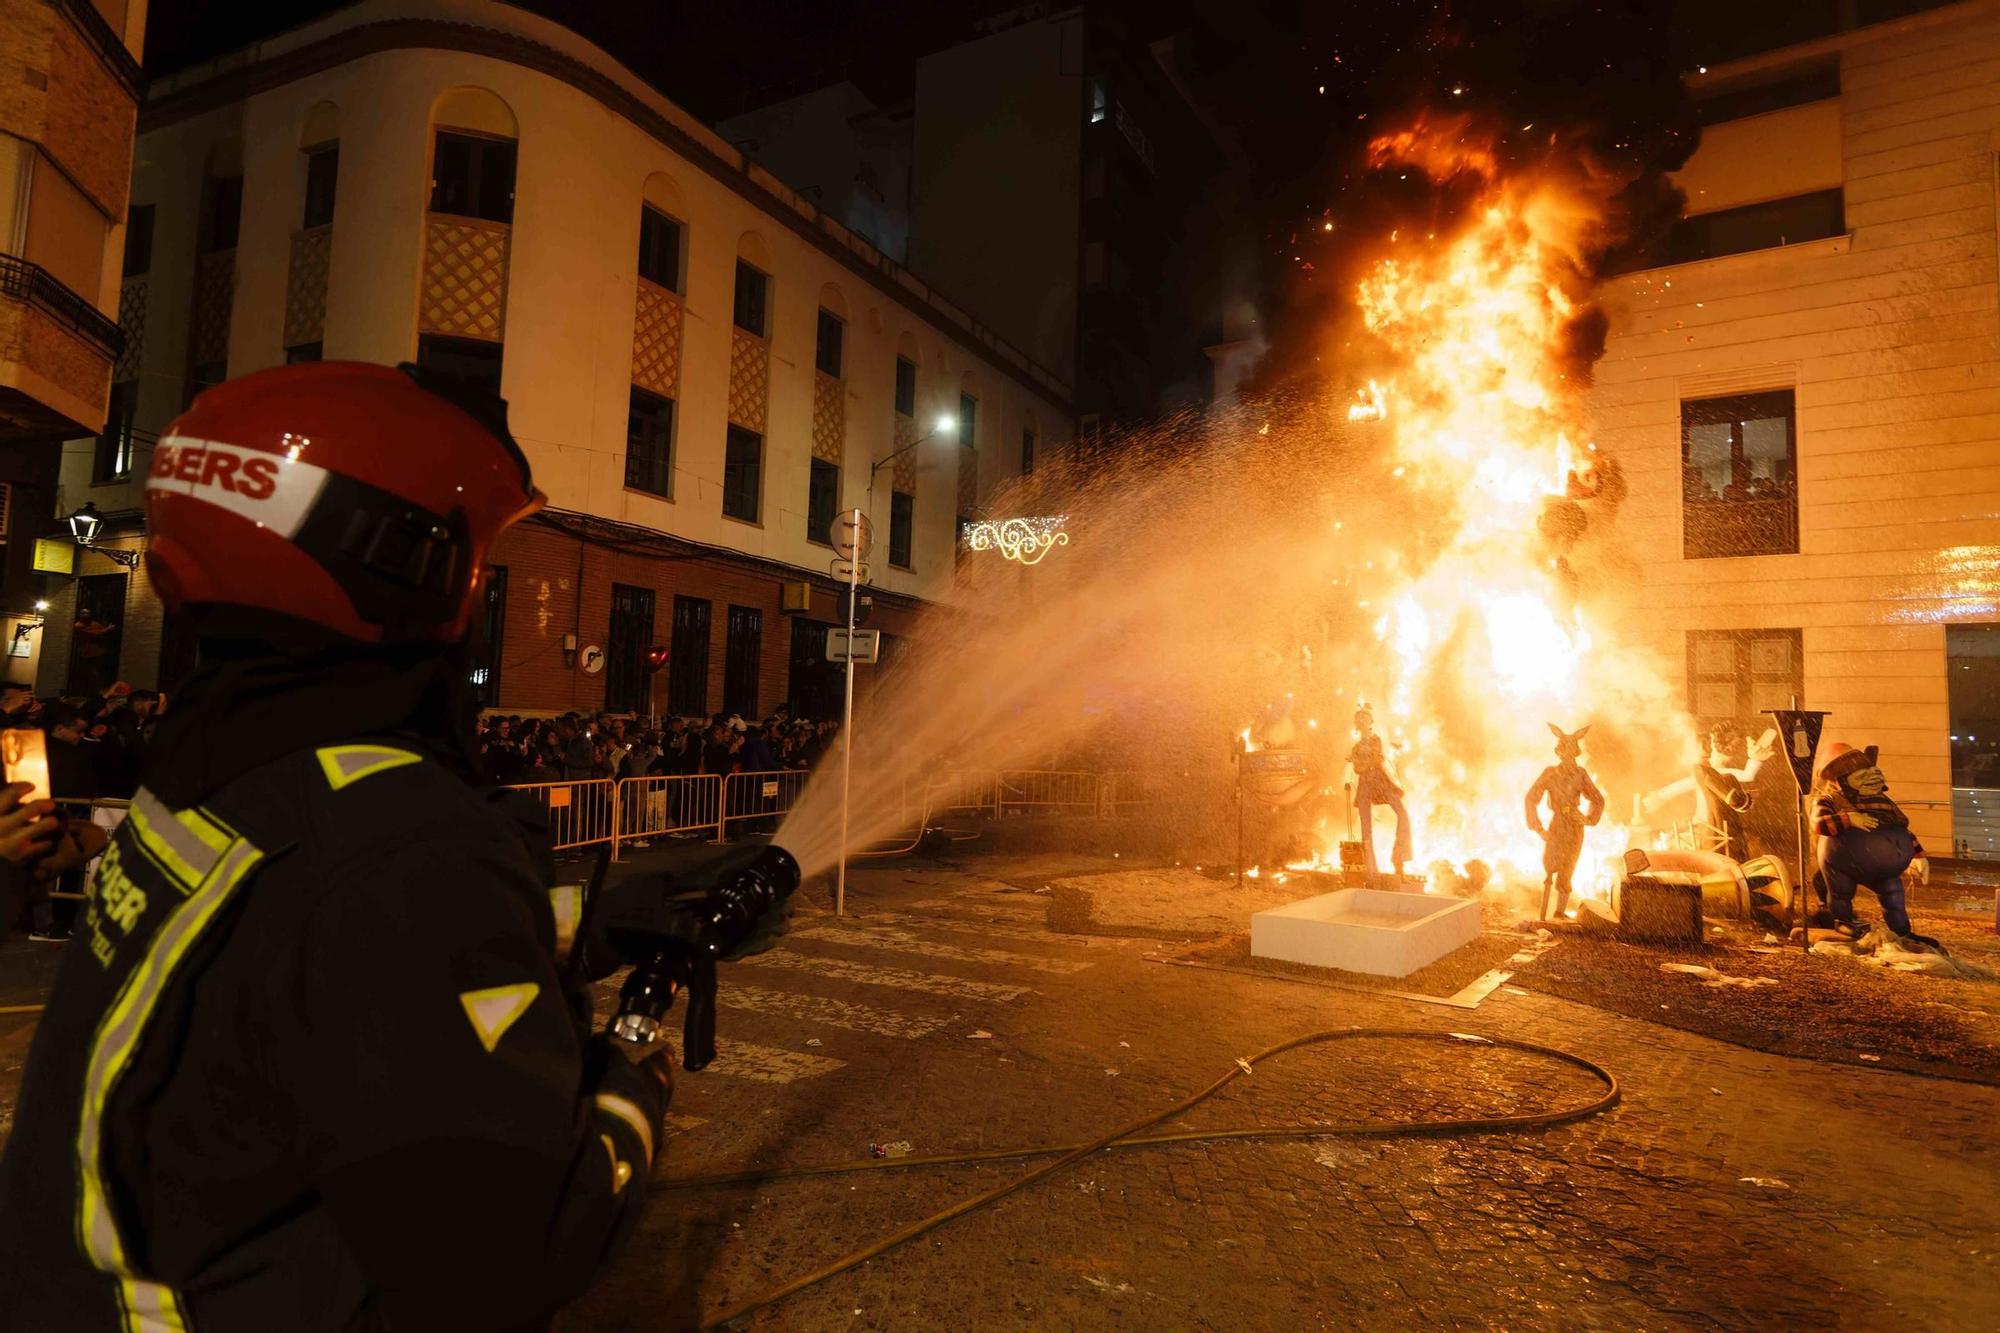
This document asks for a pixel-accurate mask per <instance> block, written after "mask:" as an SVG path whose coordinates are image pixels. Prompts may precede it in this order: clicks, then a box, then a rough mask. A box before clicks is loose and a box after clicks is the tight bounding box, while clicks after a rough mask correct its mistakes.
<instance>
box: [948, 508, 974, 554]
mask: <svg viewBox="0 0 2000 1333" xmlns="http://www.w3.org/2000/svg"><path fill="white" fill-rule="evenodd" d="M971 526H972V520H971V519H969V518H967V517H966V516H965V515H964V514H960V515H959V516H958V522H957V523H956V525H955V526H954V527H953V528H952V539H951V549H952V552H953V558H954V559H956V560H957V561H959V562H960V563H961V564H962V563H964V561H965V557H966V556H968V555H970V554H972V553H971V552H970V551H968V550H967V549H966V546H965V530H966V529H967V528H969V527H971Z"/></svg>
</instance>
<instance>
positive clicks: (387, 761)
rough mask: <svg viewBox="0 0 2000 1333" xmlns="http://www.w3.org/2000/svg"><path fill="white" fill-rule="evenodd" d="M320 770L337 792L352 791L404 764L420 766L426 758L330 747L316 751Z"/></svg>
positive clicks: (375, 748) (380, 748) (385, 749)
mask: <svg viewBox="0 0 2000 1333" xmlns="http://www.w3.org/2000/svg"><path fill="white" fill-rule="evenodd" d="M317 754H318V755H319V767H320V771H321V772H322V773H325V774H326V781H327V785H328V786H330V787H332V788H333V789H334V790H335V791H339V790H340V789H341V788H342V787H351V786H353V785H354V784H355V783H357V782H359V781H361V779H363V778H372V777H374V776H375V775H376V774H377V773H386V772H388V771H389V770H390V769H392V768H401V767H403V766H404V765H405V764H421V763H422V762H423V761H424V757H423V756H422V755H420V754H412V753H411V752H410V751H408V750H397V749H393V748H391V747H390V746H387V745H329V746H327V747H326V748H325V749H323V750H320V751H317Z"/></svg>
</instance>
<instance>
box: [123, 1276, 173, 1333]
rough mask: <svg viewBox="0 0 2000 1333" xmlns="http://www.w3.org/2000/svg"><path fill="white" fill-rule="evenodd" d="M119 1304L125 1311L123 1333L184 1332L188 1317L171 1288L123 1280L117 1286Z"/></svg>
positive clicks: (153, 1283)
mask: <svg viewBox="0 0 2000 1333" xmlns="http://www.w3.org/2000/svg"><path fill="white" fill-rule="evenodd" d="M118 1303H119V1305H120V1306H121V1307H122V1308H123V1310H124V1312H125V1333H187V1315H186V1314H185V1313H183V1312H182V1310H181V1301H180V1297H179V1296H177V1295H175V1294H174V1289H173V1288H172V1287H166V1286H162V1285H161V1284H159V1283H158V1282H148V1281H146V1280H145V1279H144V1278H129V1277H128V1278H124V1279H122V1280H121V1281H120V1282H119V1283H118Z"/></svg>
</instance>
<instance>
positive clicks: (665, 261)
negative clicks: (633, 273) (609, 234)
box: [639, 204, 681, 292]
mask: <svg viewBox="0 0 2000 1333" xmlns="http://www.w3.org/2000/svg"><path fill="white" fill-rule="evenodd" d="M639 276H640V277H642V278H644V279H645V280H646V281H647V282H650V283H652V284H653V285H654V286H656V287H665V288H666V289H667V290H668V291H670V292H677V291H679V290H680V289H681V224H680V223H678V222H676V221H675V220H674V219H672V218H670V217H668V216H667V215H666V214H665V213H662V212H661V211H660V210H659V209H657V208H653V207H650V206H647V205H643V204H642V205H641V206H640V208H639Z"/></svg>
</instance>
